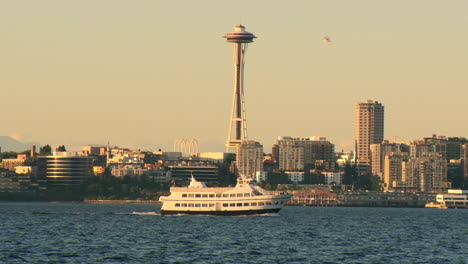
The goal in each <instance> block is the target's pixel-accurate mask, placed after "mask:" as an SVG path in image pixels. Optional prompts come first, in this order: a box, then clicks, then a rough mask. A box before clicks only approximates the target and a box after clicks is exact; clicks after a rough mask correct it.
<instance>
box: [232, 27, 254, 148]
mask: <svg viewBox="0 0 468 264" xmlns="http://www.w3.org/2000/svg"><path fill="white" fill-rule="evenodd" d="M224 38H226V41H227V42H229V43H231V44H232V51H233V57H234V96H233V98H232V110H231V120H230V122H229V133H228V139H227V141H226V151H227V152H229V151H230V150H231V149H233V148H236V147H237V145H239V144H241V142H242V141H244V140H246V139H247V120H246V115H245V98H244V64H245V53H246V52H247V46H248V45H249V43H251V42H253V39H254V38H256V37H255V35H254V34H252V33H250V32H247V31H246V30H245V27H244V26H243V25H237V26H235V27H234V31H233V32H229V33H227V34H226V35H225V36H224Z"/></svg>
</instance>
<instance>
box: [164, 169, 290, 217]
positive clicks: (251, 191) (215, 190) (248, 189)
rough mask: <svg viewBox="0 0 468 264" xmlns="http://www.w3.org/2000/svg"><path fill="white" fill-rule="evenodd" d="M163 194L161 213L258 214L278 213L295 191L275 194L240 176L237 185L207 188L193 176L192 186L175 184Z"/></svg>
mask: <svg viewBox="0 0 468 264" xmlns="http://www.w3.org/2000/svg"><path fill="white" fill-rule="evenodd" d="M170 192H171V193H170V195H169V196H161V197H160V198H159V201H161V202H162V203H163V205H162V208H161V215H175V214H188V215H256V214H265V213H277V212H279V211H280V210H281V208H282V207H283V205H285V204H286V203H287V202H288V201H289V199H291V197H292V194H288V193H280V194H271V193H268V192H267V191H266V190H264V189H263V188H261V187H260V186H258V185H256V184H255V183H254V182H253V181H252V179H249V178H242V177H241V178H238V179H237V184H236V186H235V187H207V186H206V184H205V183H204V182H201V181H197V180H196V179H195V177H193V176H192V178H191V181H190V185H189V186H188V187H171V189H170Z"/></svg>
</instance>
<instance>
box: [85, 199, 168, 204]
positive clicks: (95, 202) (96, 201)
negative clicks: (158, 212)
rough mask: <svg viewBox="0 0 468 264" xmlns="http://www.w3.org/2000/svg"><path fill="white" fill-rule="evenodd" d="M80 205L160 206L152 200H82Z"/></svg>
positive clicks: (158, 202)
mask: <svg viewBox="0 0 468 264" xmlns="http://www.w3.org/2000/svg"><path fill="white" fill-rule="evenodd" d="M82 203H90V204H161V202H160V201H154V200H83V201H82Z"/></svg>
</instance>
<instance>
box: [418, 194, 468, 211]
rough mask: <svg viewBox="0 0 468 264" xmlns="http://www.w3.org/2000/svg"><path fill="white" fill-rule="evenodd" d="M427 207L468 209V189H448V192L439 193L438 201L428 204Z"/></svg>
mask: <svg viewBox="0 0 468 264" xmlns="http://www.w3.org/2000/svg"><path fill="white" fill-rule="evenodd" d="M426 208H442V209H447V208H464V209H468V190H448V191H447V193H446V194H438V195H437V196H436V202H435V203H434V202H432V203H428V204H426Z"/></svg>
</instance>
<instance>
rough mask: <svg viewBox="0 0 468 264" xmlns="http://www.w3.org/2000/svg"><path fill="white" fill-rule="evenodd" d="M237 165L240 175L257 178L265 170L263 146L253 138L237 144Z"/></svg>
mask: <svg viewBox="0 0 468 264" xmlns="http://www.w3.org/2000/svg"><path fill="white" fill-rule="evenodd" d="M236 166H237V172H238V173H239V175H240V176H243V177H247V178H255V177H256V175H257V172H261V171H262V170H263V146H262V144H260V143H258V142H256V141H253V140H244V141H242V143H241V144H239V145H237V149H236Z"/></svg>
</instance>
